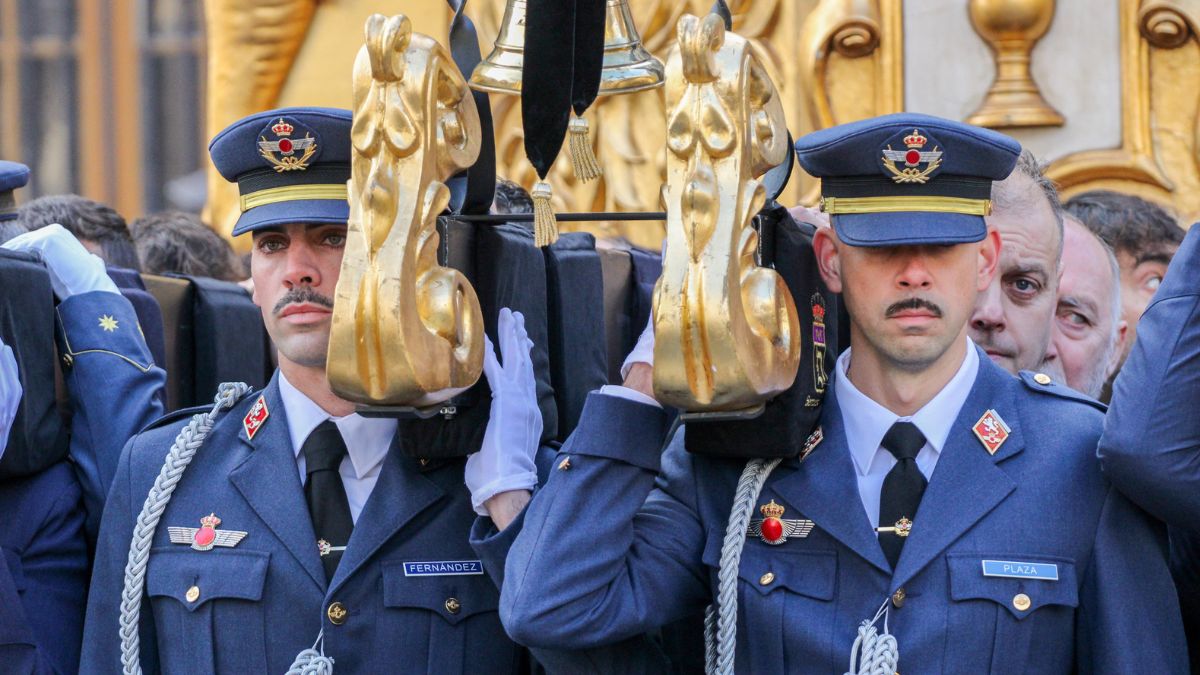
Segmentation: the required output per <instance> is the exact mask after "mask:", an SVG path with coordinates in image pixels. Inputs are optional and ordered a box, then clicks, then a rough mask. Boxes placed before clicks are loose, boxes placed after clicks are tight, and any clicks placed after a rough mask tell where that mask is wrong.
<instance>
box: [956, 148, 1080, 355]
mask: <svg viewBox="0 0 1200 675" xmlns="http://www.w3.org/2000/svg"><path fill="white" fill-rule="evenodd" d="M991 196H992V212H991V214H990V215H988V216H987V217H986V221H987V223H988V226H989V227H991V228H992V229H993V230H995V231H996V232H997V233H999V235H1000V262H999V265H998V267H997V269H996V275H995V277H994V278H993V279H992V283H991V284H990V285H989V286H988V287H987V289H986V290H985V291H983V292H982V293H980V294H979V299H978V300H976V302H975V313H974V314H972V315H971V324H970V326H971V339H972V340H974V341H975V344H977V345H979V347H980V348H981V349H983V351H984V352H985V353H986V354H987V355H988V357H989V358H991V359H992V361H994V362H995V363H996V365H998V366H1000V367H1001V368H1003V369H1005V370H1007V371H1008V372H1010V373H1014V374H1015V373H1017V372H1018V371H1021V370H1033V369H1035V368H1037V367H1038V365H1039V364H1040V363H1041V362H1042V357H1043V356H1045V354H1046V348H1047V347H1048V346H1049V344H1050V332H1051V329H1052V328H1053V326H1054V311H1055V303H1056V301H1057V292H1058V278H1059V275H1060V274H1061V267H1060V266H1059V260H1060V259H1061V258H1062V246H1063V216H1062V205H1061V204H1060V203H1059V200H1058V190H1057V189H1056V188H1055V187H1054V183H1053V182H1051V181H1050V179H1048V178H1046V176H1045V175H1044V174H1043V173H1042V169H1041V166H1040V165H1039V164H1038V161H1037V159H1036V158H1035V157H1034V156H1033V154H1032V153H1031V152H1029V151H1028V150H1025V151H1023V152H1022V153H1021V156H1020V158H1019V159H1018V160H1017V167H1016V169H1015V170H1014V171H1013V172H1012V173H1011V174H1010V175H1009V176H1008V178H1005V179H1004V180H1002V181H996V182H995V183H994V184H993V185H992V195H991Z"/></svg>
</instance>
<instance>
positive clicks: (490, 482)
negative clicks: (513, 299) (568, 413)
mask: <svg viewBox="0 0 1200 675" xmlns="http://www.w3.org/2000/svg"><path fill="white" fill-rule="evenodd" d="M497 334H498V335H497V336H498V339H499V340H500V355H501V356H503V357H504V366H503V367H501V365H500V363H499V362H498V361H497V360H496V350H495V348H494V347H493V346H492V341H491V340H488V339H487V336H484V342H485V344H484V350H483V374H484V377H486V378H487V381H488V386H489V387H491V388H492V409H491V416H490V417H489V419H488V424H487V430H486V431H484V432H483V446H482V447H481V448H480V449H479V452H477V453H475V454H473V455H471V456H470V457H468V458H467V466H466V469H465V470H464V471H463V479H464V480H465V482H466V484H467V489H468V490H470V491H471V505H472V506H473V507H475V513H478V514H479V515H481V516H486V515H488V511H487V509H486V508H484V506H483V504H484V502H486V501H487V500H489V499H491V498H492V497H495V496H496V495H498V494H500V493H502V492H509V491H511V490H532V489H533V488H534V486H536V485H537V466H536V465H535V464H534V457H535V456H536V455H537V450H538V445H539V443H540V442H541V438H542V411H541V409H540V408H538V400H537V383H536V381H535V380H534V377H533V362H532V361H531V360H530V358H529V353H530V350H532V349H533V342H532V341H531V340H530V339H529V335H528V334H527V333H526V332H525V317H524V316H522V315H521V313H520V312H513V311H510V310H509V309H508V308H507V307H505V308H504V309H502V310H500V320H499V329H498V331H497Z"/></svg>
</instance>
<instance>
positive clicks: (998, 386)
mask: <svg viewBox="0 0 1200 675" xmlns="http://www.w3.org/2000/svg"><path fill="white" fill-rule="evenodd" d="M1016 385H1017V383H1016V381H1015V380H1014V379H1013V377H1012V375H1010V374H1008V373H1007V372H1005V371H1003V370H1001V369H1000V368H999V367H998V366H996V365H995V364H993V363H992V361H991V359H989V358H988V357H987V355H986V354H984V353H982V352H980V354H979V374H978V375H977V376H976V378H975V386H974V387H972V389H971V394H970V395H969V396H968V397H967V401H966V403H964V404H963V407H962V410H960V411H959V414H958V418H957V419H956V420H955V422H954V426H953V427H951V429H950V436H949V437H948V438H947V439H946V446H945V447H944V448H942V454H941V456H940V457H939V458H938V463H937V467H936V468H935V469H934V471H933V476H932V478H931V479H930V481H929V486H928V487H927V488H926V489H925V494H924V495H923V496H922V498H921V505H920V507H919V508H918V509H917V515H916V517H915V518H914V519H913V528H912V534H911V535H910V536H909V538H908V541H907V542H905V544H904V550H903V552H902V553H901V555H900V560H899V561H898V562H897V565H896V573H895V574H894V575H892V585H893V586H894V587H899V586H902V585H903V584H904V583H906V582H908V581H909V580H910V579H912V577H913V576H915V575H916V574H917V573H918V572H920V571H921V570H922V569H923V568H924V567H925V566H926V565H928V564H929V562H930V561H931V560H933V559H934V558H935V557H937V556H938V555H940V554H941V553H942V551H944V550H946V548H947V547H948V546H950V544H952V543H954V541H955V540H957V539H958V538H959V537H961V536H962V535H963V534H964V533H965V532H966V531H967V530H968V529H970V528H971V526H973V525H974V524H975V523H976V522H978V521H979V519H980V518H983V517H984V516H985V515H987V514H988V512H990V511H991V510H992V509H994V508H996V506H997V505H998V504H999V503H1000V502H1002V501H1003V500H1004V499H1005V498H1006V497H1007V496H1008V495H1009V494H1010V493H1012V491H1013V490H1014V489H1016V484H1015V483H1014V482H1013V480H1012V478H1010V477H1009V476H1008V474H1007V473H1006V472H1005V471H1004V470H1003V469H1001V468H999V467H998V466H996V463H997V462H999V461H1001V460H1004V459H1007V458H1009V457H1012V456H1013V455H1015V454H1017V453H1019V452H1020V451H1021V450H1022V449H1023V448H1024V445H1025V443H1024V439H1023V438H1022V436H1021V429H1020V427H1019V425H1018V409H1017V405H1016V400H1015V397H1014V395H1013V387H1014V386H1016ZM989 409H990V410H995V411H996V412H997V413H998V414H999V415H1000V417H1001V418H1002V419H1003V420H1004V422H1005V423H1006V424H1007V425H1008V426H1009V435H1008V438H1007V439H1006V440H1005V441H1004V443H1003V444H1002V445H1001V446H1000V447H999V448H998V449H997V450H996V453H995V454H994V455H993V454H990V453H989V452H988V451H987V449H985V448H984V445H983V443H981V442H980V441H979V439H978V438H976V436H975V433H974V431H972V428H973V427H974V426H975V424H976V422H977V421H979V419H980V417H982V416H983V415H984V413H986V412H987V411H988V410H989Z"/></svg>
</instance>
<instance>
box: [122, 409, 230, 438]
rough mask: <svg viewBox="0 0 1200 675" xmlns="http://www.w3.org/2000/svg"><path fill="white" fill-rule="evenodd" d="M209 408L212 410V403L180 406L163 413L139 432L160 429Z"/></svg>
mask: <svg viewBox="0 0 1200 675" xmlns="http://www.w3.org/2000/svg"><path fill="white" fill-rule="evenodd" d="M209 410H212V406H211V405H198V406H193V407H191V408H180V409H179V410H174V411H171V412H169V413H167V414H165V415H163V416H162V417H160V418H158V419H156V420H154V421H153V422H151V423H149V424H147V425H146V426H145V427H142V431H140V432H138V433H142V432H146V431H150V430H151V429H158V428H161V427H165V426H168V425H170V424H171V423H173V422H178V421H179V420H183V419H187V418H189V417H191V416H192V415H195V414H196V413H202V412H208V411H209Z"/></svg>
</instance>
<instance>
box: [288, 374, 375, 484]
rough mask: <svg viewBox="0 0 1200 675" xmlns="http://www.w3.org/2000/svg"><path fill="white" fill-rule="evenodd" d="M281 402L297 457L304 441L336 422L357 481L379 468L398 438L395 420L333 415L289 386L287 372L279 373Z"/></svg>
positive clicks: (293, 386) (354, 414)
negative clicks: (331, 422) (326, 421)
mask: <svg viewBox="0 0 1200 675" xmlns="http://www.w3.org/2000/svg"><path fill="white" fill-rule="evenodd" d="M279 398H280V399H282V400H283V409H284V410H285V411H286V413H287V422H288V433H289V434H290V435H291V439H292V452H294V453H295V454H296V457H299V456H300V450H301V449H302V448H303V447H304V441H306V440H307V439H308V435H309V434H311V433H312V431H313V429H316V428H317V425H319V424H321V423H322V422H324V421H325V420H333V423H334V424H336V425H337V428H338V431H340V432H341V433H342V438H343V439H345V441H346V448H347V450H349V453H350V463H351V464H352V465H353V466H354V474H355V477H356V478H359V479H361V478H364V477H366V476H367V475H368V474H370V473H371V472H372V471H374V470H376V469H378V468H379V465H380V464H382V463H383V459H384V457H386V456H387V453H388V450H389V449H390V448H391V445H392V438H393V437H394V436H395V435H396V420H394V419H386V418H371V417H363V416H362V415H359V414H358V413H351V414H349V415H346V416H344V417H334V416H332V415H330V414H329V413H327V412H325V410H324V409H323V408H321V406H319V405H317V404H316V403H315V402H314V401H313V400H312V399H310V398H309V397H308V396H306V395H304V393H303V392H301V391H300V390H299V389H297V388H296V387H295V385H293V384H292V383H291V382H288V379H287V378H286V377H284V376H283V371H279Z"/></svg>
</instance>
